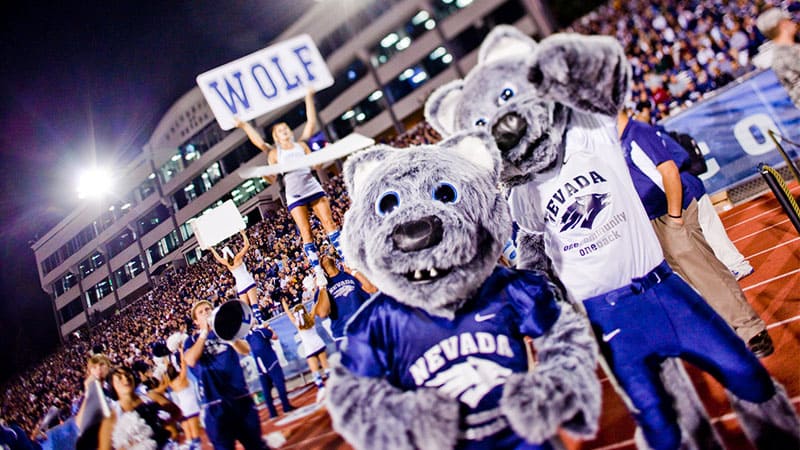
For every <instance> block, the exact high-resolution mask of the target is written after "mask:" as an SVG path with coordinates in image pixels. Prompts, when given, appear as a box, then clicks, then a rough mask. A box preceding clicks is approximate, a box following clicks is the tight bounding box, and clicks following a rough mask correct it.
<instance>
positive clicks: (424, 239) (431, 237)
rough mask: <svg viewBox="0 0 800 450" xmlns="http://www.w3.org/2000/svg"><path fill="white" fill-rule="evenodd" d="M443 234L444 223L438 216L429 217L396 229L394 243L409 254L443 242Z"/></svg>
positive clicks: (403, 224)
mask: <svg viewBox="0 0 800 450" xmlns="http://www.w3.org/2000/svg"><path fill="white" fill-rule="evenodd" d="M443 233H444V228H443V227H442V221H441V220H440V219H439V218H438V217H436V216H427V217H423V218H421V219H419V220H412V221H411V222H405V223H401V224H400V225H397V226H396V227H394V230H392V241H394V246H395V247H396V248H398V249H400V250H402V251H403V252H406V253H408V252H413V251H417V250H422V249H424V248H428V247H433V246H434V245H436V244H438V243H439V242H441V241H442V234H443Z"/></svg>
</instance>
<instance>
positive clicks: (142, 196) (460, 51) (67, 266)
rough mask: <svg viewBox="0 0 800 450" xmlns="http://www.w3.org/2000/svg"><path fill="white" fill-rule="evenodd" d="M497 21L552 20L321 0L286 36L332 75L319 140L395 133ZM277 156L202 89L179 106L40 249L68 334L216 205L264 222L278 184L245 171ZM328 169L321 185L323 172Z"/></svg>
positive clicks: (188, 242) (298, 110) (487, 8)
mask: <svg viewBox="0 0 800 450" xmlns="http://www.w3.org/2000/svg"><path fill="white" fill-rule="evenodd" d="M498 24H513V25H515V26H517V27H518V28H520V29H521V30H523V31H525V32H526V33H528V34H530V35H532V36H534V37H537V38H541V37H543V36H546V35H548V34H550V32H551V31H552V30H553V27H554V25H553V21H552V19H551V18H550V15H549V13H548V11H547V9H546V7H545V6H544V5H543V4H542V3H541V2H540V0H411V1H375V0H345V1H341V2H340V1H324V2H319V3H317V4H315V6H314V7H313V8H312V9H311V10H309V11H308V12H307V13H306V14H305V15H304V16H302V17H301V18H300V19H299V20H298V21H297V22H295V23H294V24H293V25H292V26H291V27H290V28H289V29H287V30H286V31H285V32H284V33H282V34H281V35H280V36H279V37H278V38H276V39H275V41H276V42H277V41H280V40H283V39H286V38H289V37H292V36H295V35H298V34H302V33H307V34H310V35H311V36H312V38H313V39H314V41H315V42H316V44H317V46H318V48H319V49H320V52H321V53H322V55H323V57H324V58H325V60H326V62H327V64H328V67H329V69H330V71H331V73H332V74H333V75H334V78H335V84H334V85H333V86H332V87H330V88H328V89H325V90H324V91H322V92H318V93H317V94H316V96H315V99H316V104H317V107H318V122H319V124H320V129H321V130H322V131H321V132H320V133H319V134H318V135H317V136H315V139H314V140H312V147H313V146H315V145H316V143H318V142H324V141H328V140H336V139H339V138H341V137H344V136H346V135H347V134H349V133H352V132H357V133H359V134H362V135H365V136H370V137H374V138H376V139H384V138H391V137H393V136H395V135H397V134H399V133H402V132H404V131H405V130H407V129H408V128H410V127H412V126H413V125H415V124H416V123H418V122H419V121H420V120H421V118H422V106H423V104H424V101H425V98H426V97H427V95H428V94H429V93H430V92H431V91H432V90H433V89H434V88H436V87H438V86H440V85H442V84H444V83H446V82H448V81H450V80H452V79H455V78H460V77H461V76H463V74H465V73H467V72H468V71H469V69H470V68H472V66H473V65H474V64H475V62H476V60H477V53H478V51H477V49H478V46H479V44H480V42H481V41H482V40H483V38H484V37H485V36H486V34H487V33H488V32H489V31H490V30H491V29H492V28H493V27H494V26H495V25H498ZM276 121H285V122H287V123H288V124H289V125H290V126H291V127H293V128H295V129H299V128H300V127H302V125H303V124H304V123H305V121H306V119H305V117H304V108H303V106H302V104H300V105H293V106H291V107H287V108H284V109H282V110H279V111H275V112H273V113H271V114H268V115H265V116H262V117H260V118H258V119H257V120H256V121H255V124H256V126H257V127H258V128H259V129H261V130H264V128H265V127H267V126H268V125H270V124H272V123H274V122H276ZM267 134H268V133H266V132H265V135H267ZM268 139H269V137H268ZM266 163H267V161H266V156H265V155H264V154H263V153H261V152H260V151H259V150H258V149H256V148H255V147H254V146H253V145H252V144H250V142H249V141H248V140H247V138H246V136H245V135H244V133H243V132H241V131H240V130H238V129H234V130H232V131H223V130H222V129H220V128H219V126H218V125H217V122H216V120H215V119H214V116H213V114H212V112H211V110H210V108H209V107H208V105H207V103H206V102H205V100H204V98H203V95H202V94H201V92H200V89H199V88H197V87H195V88H194V89H192V90H191V91H189V92H187V93H186V94H185V95H184V96H183V97H181V98H180V99H179V100H178V101H177V102H175V104H173V105H172V107H171V108H170V109H169V110H168V111H167V113H166V114H165V115H164V117H163V118H162V119H161V121H160V122H159V124H158V125H157V127H156V129H155V131H154V132H153V134H152V136H151V138H150V139H149V141H148V143H147V144H146V145H145V146H144V148H143V151H142V152H141V153H140V154H139V155H138V157H137V158H136V159H135V160H133V161H132V162H130V163H128V164H127V165H126V166H125V167H124V168H123V169H122V170H121V174H120V175H119V176H118V177H117V179H116V180H115V184H116V188H115V191H116V192H117V193H118V195H115V196H114V197H113V198H111V199H107V200H106V201H105V203H103V204H102V205H100V204H89V203H87V204H85V205H84V206H83V207H81V208H80V209H78V210H76V211H74V212H73V213H72V214H70V215H69V217H67V218H65V219H64V220H62V221H61V222H60V223H59V224H58V225H57V226H55V227H53V228H52V229H51V230H49V231H48V232H47V233H46V234H45V235H44V236H43V237H42V238H41V239H39V240H38V241H37V242H35V243H34V244H33V250H34V253H35V256H36V262H37V266H38V270H39V278H40V281H41V286H42V289H44V290H45V291H46V292H47V293H48V294H49V295H50V297H51V299H52V302H53V311H54V314H55V317H56V322H57V324H58V328H59V334H60V336H61V337H62V338H63V337H65V336H67V335H69V334H70V333H72V332H74V331H76V330H78V329H80V328H81V327H84V326H87V325H90V324H91V323H93V321H94V320H95V319H96V318H99V317H101V316H107V315H109V314H111V313H113V312H114V311H116V310H118V309H120V308H123V307H124V306H125V305H127V304H129V303H130V302H132V301H134V300H136V299H137V298H139V297H140V296H141V295H143V294H144V293H146V292H147V291H148V290H149V289H151V287H152V286H153V282H154V280H155V277H158V275H159V274H160V273H161V272H162V271H163V270H164V269H165V268H166V267H169V266H170V265H185V264H193V263H195V262H196V261H197V260H198V259H199V258H200V250H199V249H198V248H197V242H196V239H195V237H194V236H193V232H192V228H191V226H190V223H191V221H192V220H194V219H195V218H197V217H198V216H199V215H201V214H202V213H203V212H205V211H206V210H208V209H209V208H213V207H216V206H218V205H219V204H221V203H222V202H224V201H226V200H233V201H234V203H236V205H237V206H238V208H239V210H240V211H241V213H242V215H243V216H245V218H246V221H248V222H250V223H253V222H255V221H259V220H260V219H261V218H262V217H263V216H264V213H265V212H266V211H267V210H270V209H274V208H279V207H282V204H281V198H280V195H279V192H278V187H277V186H275V185H269V184H267V183H265V182H264V181H262V180H261V179H247V180H245V179H242V178H241V177H240V176H239V175H238V173H237V171H239V170H240V169H242V168H245V167H252V166H258V165H264V164H266ZM318 174H319V176H320V178H322V179H323V181H324V178H325V177H326V176H327V174H326V172H325V171H318Z"/></svg>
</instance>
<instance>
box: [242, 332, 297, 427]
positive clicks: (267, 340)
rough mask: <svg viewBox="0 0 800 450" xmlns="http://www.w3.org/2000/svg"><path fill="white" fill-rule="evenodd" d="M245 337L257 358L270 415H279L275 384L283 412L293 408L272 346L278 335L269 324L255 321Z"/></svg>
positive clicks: (271, 416) (273, 416) (254, 356)
mask: <svg viewBox="0 0 800 450" xmlns="http://www.w3.org/2000/svg"><path fill="white" fill-rule="evenodd" d="M245 339H246V340H247V343H248V344H250V350H251V352H252V353H253V358H255V360H256V366H258V376H259V379H260V380H261V388H262V389H264V401H265V402H266V403H267V409H268V410H269V417H270V418H275V417H278V411H277V410H276V409H275V404H274V403H273V402H272V387H273V386H274V387H275V389H277V390H278V397H279V398H280V399H281V406H283V412H284V413H287V412H289V411H291V410H293V409H294V406H292V404H291V403H290V402H289V396H288V395H287V393H286V381H285V380H284V376H283V369H281V365H280V364H279V363H278V355H277V354H276V353H275V350H274V349H273V348H272V341H273V340H277V339H278V336H277V335H276V334H275V333H274V332H273V331H272V329H270V327H269V325H267V324H264V325H263V326H258V325H256V324H255V323H254V324H253V328H252V329H251V330H250V333H248V334H247V336H245Z"/></svg>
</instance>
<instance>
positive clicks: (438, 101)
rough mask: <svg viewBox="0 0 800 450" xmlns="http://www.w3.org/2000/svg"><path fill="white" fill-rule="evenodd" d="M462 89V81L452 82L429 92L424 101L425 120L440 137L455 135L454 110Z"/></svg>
mask: <svg viewBox="0 0 800 450" xmlns="http://www.w3.org/2000/svg"><path fill="white" fill-rule="evenodd" d="M463 88H464V80H453V81H451V82H449V83H447V84H445V85H443V86H440V87H438V88H437V89H436V90H435V91H433V92H431V95H430V96H428V100H426V101H425V120H427V121H428V123H429V124H430V126H432V127H433V129H434V130H436V131H437V132H438V133H439V134H440V135H442V136H450V135H451V134H453V133H455V129H456V108H457V107H458V102H459V101H460V100H461V96H462V95H461V94H462V89H463Z"/></svg>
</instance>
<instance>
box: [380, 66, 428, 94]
mask: <svg viewBox="0 0 800 450" xmlns="http://www.w3.org/2000/svg"><path fill="white" fill-rule="evenodd" d="M426 59H427V57H426ZM423 64H424V61H423ZM423 64H416V65H414V66H411V67H409V68H407V69H406V70H404V71H403V72H401V73H400V75H398V76H397V78H395V79H394V80H392V81H390V82H389V83H388V84H387V85H386V95H387V100H388V101H389V103H392V104H394V103H397V102H398V101H399V100H400V99H402V98H403V97H405V96H406V95H408V94H410V93H411V92H412V91H413V90H414V89H416V88H418V87H419V86H421V85H423V84H425V82H427V81H428V79H429V75H428V72H426V71H425V68H424V67H423Z"/></svg>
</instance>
